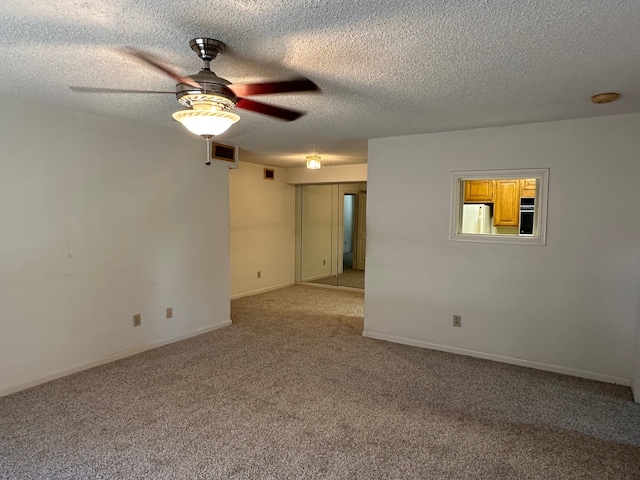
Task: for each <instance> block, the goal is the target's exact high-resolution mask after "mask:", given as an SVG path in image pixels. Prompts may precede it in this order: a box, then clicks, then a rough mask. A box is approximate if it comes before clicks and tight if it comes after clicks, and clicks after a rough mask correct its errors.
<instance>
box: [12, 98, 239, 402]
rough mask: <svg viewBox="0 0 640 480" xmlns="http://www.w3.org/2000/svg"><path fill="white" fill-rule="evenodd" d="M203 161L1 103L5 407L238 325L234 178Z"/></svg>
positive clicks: (89, 123)
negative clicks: (66, 380)
mask: <svg viewBox="0 0 640 480" xmlns="http://www.w3.org/2000/svg"><path fill="white" fill-rule="evenodd" d="M204 150H205V145H204V143H203V142H202V141H200V140H199V139H197V138H196V137H193V136H191V135H189V134H188V133H186V132H183V131H182V130H181V129H180V127H179V126H178V125H176V128H175V129H160V128H156V127H145V126H141V125H139V124H138V123H135V122H133V121H130V120H116V119H110V118H105V117H99V116H95V115H89V114H83V113H79V112H76V111H72V110H68V109H64V108H60V107H52V106H47V105H41V104H30V103H28V102H19V103H18V102H17V101H15V100H12V99H9V98H6V97H0V172H1V174H0V191H1V192H2V202H0V225H1V229H2V233H1V234H0V304H1V305H2V315H0V332H1V333H0V365H1V369H0V394H6V393H10V392H12V391H16V390H19V389H21V388H25V387H27V386H30V385H34V384H37V383H39V382H42V381H46V380H48V379H51V378H55V377H57V376H61V375H63V374H65V373H70V372H73V371H76V370H80V369H82V368H86V367H88V366H91V365H96V364H99V363H104V362H106V361H110V360H113V359H115V358H119V357H121V356H126V355H127V354H130V353H133V352H137V351H141V350H144V349H147V348H150V347H153V346H157V345H159V344H162V343H166V342H169V341H172V340H175V339H177V338H183V337H186V336H189V335H193V334H196V333H199V332H203V331H206V330H208V329H211V328H216V327H218V326H221V325H225V324H229V323H230V320H229V294H230V292H229V254H228V252H229V227H228V222H229V217H228V168H227V165H226V164H224V163H223V162H221V163H215V164H214V165H212V166H211V167H206V166H205V165H204V162H203V159H204ZM166 307H173V309H174V310H173V318H172V319H165V308H166ZM135 313H140V314H142V325H141V326H140V327H136V328H134V327H133V320H132V316H133V314H135Z"/></svg>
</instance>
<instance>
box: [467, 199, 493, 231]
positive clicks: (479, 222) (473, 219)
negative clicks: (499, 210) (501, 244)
mask: <svg viewBox="0 0 640 480" xmlns="http://www.w3.org/2000/svg"><path fill="white" fill-rule="evenodd" d="M460 233H491V207H490V206H489V205H484V204H479V205H468V204H465V205H463V206H462V228H461V230H460Z"/></svg>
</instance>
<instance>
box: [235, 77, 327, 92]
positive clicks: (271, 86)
mask: <svg viewBox="0 0 640 480" xmlns="http://www.w3.org/2000/svg"><path fill="white" fill-rule="evenodd" d="M229 88H230V89H231V91H232V92H233V93H235V94H236V95H238V96H250V95H267V94H271V93H289V92H315V91H318V90H320V88H319V87H318V86H317V85H316V84H315V83H313V82H312V81H311V80H309V79H307V78H298V79H296V80H285V81H283V82H264V83H244V84H242V83H241V84H237V83H236V84H233V85H229Z"/></svg>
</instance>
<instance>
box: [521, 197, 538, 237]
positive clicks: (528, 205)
mask: <svg viewBox="0 0 640 480" xmlns="http://www.w3.org/2000/svg"><path fill="white" fill-rule="evenodd" d="M535 210H536V199H535V198H529V197H522V198H521V199H520V235H533V218H534V216H535Z"/></svg>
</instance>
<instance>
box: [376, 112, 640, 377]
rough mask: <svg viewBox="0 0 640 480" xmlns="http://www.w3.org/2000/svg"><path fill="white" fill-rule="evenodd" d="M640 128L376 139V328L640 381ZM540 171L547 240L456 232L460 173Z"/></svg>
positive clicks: (625, 121) (576, 125)
mask: <svg viewBox="0 0 640 480" xmlns="http://www.w3.org/2000/svg"><path fill="white" fill-rule="evenodd" d="M639 133H640V115H621V116H611V117H599V118H591V119H583V120H570V121H561V122H549V123H541V124H532V125H520V126H512V127H505V128H490V129H478V130H469V131H461V132H451V133H442V134H431V135H416V136H407V137H396V138H386V139H376V140H371V141H370V142H369V172H368V177H369V178H368V198H367V200H368V207H367V208H368V214H367V215H368V216H367V222H368V223H367V270H366V285H367V291H366V296H365V334H366V335H369V336H373V337H377V338H386V339H390V340H394V341H398V342H404V343H411V344H415V345H421V346H426V347H432V348H440V349H444V350H449V351H454V352H458V353H467V354H472V355H478V356H485V357H489V358H494V359H498V360H504V361H508V362H512V363H523V364H526V365H530V366H534V367H538V368H543V369H549V370H556V371H561V372H565V373H570V374H574V375H578V376H584V377H589V378H596V379H601V380H605V381H610V382H615V383H622V384H629V383H630V380H631V379H632V378H633V377H634V375H635V369H636V362H637V357H636V349H637V346H636V345H637V341H638V318H639V317H640V307H639V305H640V215H639V214H638V192H639V191H640V188H639V185H640V157H639V152H640V134H639ZM536 167H549V168H550V184H549V187H550V190H549V221H548V237H547V245H546V246H521V245H493V244H476V243H462V242H452V241H449V240H448V228H449V197H450V194H451V192H450V179H451V172H452V171H454V170H481V169H507V168H508V169H510V168H536ZM454 314H460V315H462V328H454V327H452V315H454Z"/></svg>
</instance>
